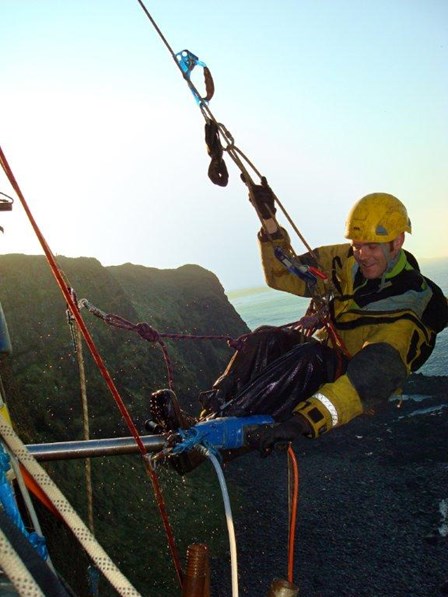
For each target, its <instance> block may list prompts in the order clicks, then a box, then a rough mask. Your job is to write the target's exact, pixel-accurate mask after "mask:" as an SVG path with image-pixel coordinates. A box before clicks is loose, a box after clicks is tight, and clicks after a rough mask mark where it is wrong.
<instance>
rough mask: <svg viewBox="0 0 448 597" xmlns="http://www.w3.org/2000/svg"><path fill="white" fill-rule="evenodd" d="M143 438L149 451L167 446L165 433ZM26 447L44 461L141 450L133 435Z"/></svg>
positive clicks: (155, 450)
mask: <svg viewBox="0 0 448 597" xmlns="http://www.w3.org/2000/svg"><path fill="white" fill-rule="evenodd" d="M141 440H142V443H143V445H144V446H145V448H146V450H147V452H160V450H163V448H165V447H166V437H165V436H164V435H146V436H141ZM26 447H27V449H28V451H29V452H30V454H32V455H33V456H34V458H35V459H36V460H42V461H47V460H70V459H74V458H92V457H96V456H121V455H122V454H137V453H138V452H139V447H138V445H137V443H136V441H135V439H134V438H133V437H116V438H115V437H113V438H106V439H91V440H79V441H73V442H53V443H51V444H28V445H27V446H26Z"/></svg>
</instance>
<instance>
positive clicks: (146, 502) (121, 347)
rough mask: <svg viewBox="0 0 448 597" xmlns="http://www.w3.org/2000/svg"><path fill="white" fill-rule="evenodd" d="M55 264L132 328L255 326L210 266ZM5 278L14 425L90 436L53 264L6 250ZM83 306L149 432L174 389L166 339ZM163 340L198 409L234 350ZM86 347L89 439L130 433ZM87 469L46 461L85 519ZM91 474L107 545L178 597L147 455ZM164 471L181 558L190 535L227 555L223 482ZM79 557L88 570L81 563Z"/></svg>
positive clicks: (69, 562)
mask: <svg viewBox="0 0 448 597" xmlns="http://www.w3.org/2000/svg"><path fill="white" fill-rule="evenodd" d="M57 261H58V264H59V267H60V268H61V270H62V271H63V272H64V275H65V276H66V277H67V281H68V284H69V285H70V286H71V287H72V288H74V289H75V291H76V294H77V298H78V299H81V298H87V299H88V300H89V301H90V302H91V303H92V304H94V305H95V306H96V307H98V308H99V309H101V310H102V311H104V312H106V313H110V314H116V315H120V316H121V317H124V318H125V319H127V320H128V321H130V322H132V323H137V322H147V323H149V324H150V325H151V326H153V327H154V328H155V329H156V330H157V331H159V332H160V333H164V332H166V333H177V334H192V335H212V336H230V337H235V338H236V337H238V336H239V335H241V334H242V333H245V332H247V331H248V329H247V327H246V325H245V323H244V322H243V321H242V319H241V318H240V316H239V315H238V314H237V312H236V311H235V309H234V308H233V307H232V305H231V304H230V303H229V301H228V300H227V297H226V296H225V294H224V290H223V288H222V286H221V284H220V282H219V280H218V279H217V277H216V276H215V275H214V274H213V273H211V272H209V271H207V270H204V269H203V268H201V267H198V266H195V265H185V266H183V267H180V268H178V269H175V270H157V269H155V268H148V267H143V266H137V265H132V264H125V265H121V266H114V267H103V266H102V265H101V264H100V263H99V262H98V261H97V260H96V259H91V258H78V259H70V258H65V257H58V258H57ZM0 275H1V278H0V280H1V287H0V301H1V303H2V306H3V311H4V313H5V317H6V320H7V323H8V328H9V333H10V336H11V341H12V346H13V353H12V356H11V357H7V358H6V359H4V360H3V363H2V378H3V381H4V385H5V388H6V395H7V401H8V405H9V409H10V412H11V415H12V419H13V422H14V426H15V428H16V430H17V431H18V433H19V435H20V436H21V437H22V439H23V441H24V442H25V443H40V442H51V441H65V440H75V439H81V438H82V411H81V401H80V383H79V373H78V365H77V360H76V355H75V353H74V345H73V342H72V336H71V332H70V328H69V325H68V324H67V319H66V305H65V301H64V299H63V296H62V294H61V292H60V289H59V288H58V287H57V284H56V282H55V281H54V278H53V276H52V274H51V271H50V269H49V267H48V264H47V262H46V259H45V258H44V257H43V256H25V255H4V256H0ZM81 313H82V315H83V318H84V321H85V322H86V325H87V327H88V328H89V331H90V332H91V334H92V336H93V338H94V341H95V343H96V345H97V347H98V350H99V352H100V353H101V355H102V357H103V358H104V360H105V362H106V365H107V367H108V369H109V372H110V373H111V375H112V377H113V379H114V382H115V383H116V385H117V388H118V390H119V392H120V395H121V396H122V398H123V400H124V402H125V404H126V406H127V408H128V409H129V411H130V412H131V414H132V417H133V420H134V421H135V423H136V426H137V428H138V430H139V431H140V432H141V433H146V431H145V429H144V421H145V420H146V418H147V416H148V411H147V401H148V397H149V394H150V393H151V392H152V391H154V390H157V389H159V388H163V387H167V373H166V368H165V364H164V360H163V354H162V352H161V350H160V348H159V346H158V345H156V344H153V343H150V342H147V341H145V340H144V339H142V338H141V337H140V336H139V335H138V334H136V333H134V332H132V331H126V330H122V329H118V328H115V327H110V326H108V325H107V324H106V323H104V321H102V320H100V319H98V318H96V317H95V316H93V315H92V314H91V313H89V312H88V311H87V310H85V309H83V310H82V311H81ZM166 345H167V349H168V354H169V357H170V360H171V363H172V367H173V375H174V385H175V389H176V392H177V395H178V396H179V399H180V401H181V403H182V405H183V406H184V407H185V408H186V409H187V410H190V411H191V412H192V413H197V412H198V409H199V405H198V403H197V394H198V392H199V391H201V390H206V389H208V388H209V387H210V385H211V384H212V383H213V381H214V379H215V378H216V377H217V376H218V375H219V374H220V373H221V371H222V370H223V368H224V366H225V364H226V362H227V360H228V359H229V357H230V355H231V354H232V350H231V349H230V348H229V347H228V346H227V344H226V341H224V340H212V341H210V340H200V341H196V340H179V341H174V340H173V341H171V340H166ZM83 353H84V361H85V367H86V372H87V394H88V400H89V415H90V437H92V438H96V437H98V438H100V437H112V436H116V435H118V436H129V435H130V433H129V431H128V430H127V427H126V426H125V425H124V424H123V422H122V419H121V415H120V413H119V410H118V408H116V406H115V402H114V400H113V398H112V396H111V395H110V393H109V390H108V389H107V387H106V385H105V383H104V381H103V379H102V377H101V376H100V374H99V372H98V370H97V367H96V365H95V364H94V362H93V360H92V357H91V355H90V353H89V351H88V350H87V348H84V351H83ZM83 467H84V463H83V462H82V461H68V462H59V463H51V464H47V465H46V468H47V469H48V470H49V472H50V474H51V475H52V477H53V478H54V479H55V480H56V481H57V483H58V484H59V485H60V487H61V489H62V491H63V492H64V493H65V494H66V496H67V497H68V499H69V501H71V502H72V504H73V505H74V506H75V508H76V509H77V510H78V511H80V513H81V514H82V515H85V512H86V490H85V483H84V471H83ZM92 469H93V473H92V474H93V484H94V511H95V531H96V534H97V536H98V538H99V540H100V542H101V543H102V544H103V545H104V547H105V548H106V550H107V551H108V552H109V553H110V554H111V556H112V557H113V559H114V560H115V561H116V562H117V564H118V565H119V566H120V567H121V568H122V569H123V571H124V573H125V574H127V575H128V576H129V577H130V579H131V581H132V582H134V583H135V584H136V585H137V586H138V588H139V589H140V590H141V591H142V593H143V594H164V595H169V594H177V593H178V591H177V587H176V581H175V575H174V568H173V566H172V564H171V561H170V558H169V554H168V551H167V547H166V538H165V534H164V531H163V527H162V525H161V522H160V518H159V515H158V511H157V509H156V506H155V504H154V500H153V496H152V489H151V487H150V484H149V482H148V479H147V477H146V475H145V472H144V468H143V465H142V463H141V462H140V460H139V457H138V456H128V457H124V456H120V457H114V458H109V459H106V458H97V459H94V460H92ZM160 475H161V478H162V487H163V489H164V491H165V492H166V496H165V497H166V501H167V505H168V510H169V513H170V519H171V523H172V525H173V527H174V529H175V535H176V538H177V540H178V542H179V551H180V553H181V554H185V551H186V547H187V545H188V544H189V543H190V542H192V541H193V540H195V539H196V540H198V541H208V539H209V537H213V536H215V537H216V538H217V543H218V546H217V549H218V551H219V550H220V549H221V548H223V549H225V542H224V543H223V542H222V540H221V539H220V537H221V535H222V536H224V537H225V534H223V533H221V530H222V527H223V524H224V521H223V517H222V512H221V502H220V500H219V496H217V494H216V488H215V487H214V477H213V476H212V475H210V474H209V472H208V471H202V470H201V471H198V473H197V474H196V475H194V476H193V477H192V478H191V479H189V480H188V481H185V482H184V481H182V480H181V478H180V477H178V476H177V475H176V474H175V473H172V472H171V471H169V472H168V471H161V472H160ZM131 488H132V489H131ZM201 495H202V497H200V496H201ZM198 499H200V500H201V505H202V507H206V508H207V509H208V512H209V515H208V516H207V517H206V518H205V519H203V520H202V519H201V520H198V514H200V513H199V511H198ZM55 526H56V527H57V528H55ZM44 527H45V528H44V530H46V531H47V533H46V534H47V535H48V537H47V539H48V540H49V542H50V544H51V543H52V542H53V543H55V546H54V547H55V548H56V552H57V553H59V556H58V555H56V560H57V561H56V563H57V564H58V567H59V568H60V569H61V568H62V572H63V573H64V574H65V575H67V577H68V580H69V581H70V582H71V583H74V585H75V588H76V590H77V592H78V593H79V594H86V588H85V584H83V583H85V582H86V579H85V578H84V577H85V574H82V573H80V570H83V569H85V567H86V565H85V563H84V564H81V562H82V557H80V556H79V554H78V552H77V549H76V546H75V545H73V541H72V540H71V539H70V538H69V537H66V531H65V530H64V529H62V528H61V525H60V524H56V523H55V521H53V520H51V518H50V519H48V520H46V522H45V523H44ZM220 544H222V545H221V546H220ZM61 546H63V549H61ZM142 546H143V547H142ZM73 562H78V563H79V566H76V567H75V568H74V566H73ZM73 570H75V571H77V572H76V574H75V577H76V578H74V579H73ZM148 587H151V589H150V591H149V592H148ZM104 590H107V589H104ZM102 594H107V593H102Z"/></svg>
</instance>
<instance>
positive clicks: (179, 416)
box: [145, 389, 197, 434]
mask: <svg viewBox="0 0 448 597" xmlns="http://www.w3.org/2000/svg"><path fill="white" fill-rule="evenodd" d="M149 413H150V418H149V419H148V420H147V421H146V422H145V428H146V430H147V431H149V432H150V433H154V434H160V433H168V432H169V431H177V429H189V428H190V427H191V426H192V425H194V424H195V423H196V422H197V421H196V419H195V418H194V417H192V416H191V415H189V414H187V413H186V412H185V411H183V410H182V409H181V408H180V405H179V402H178V400H177V396H176V394H175V393H174V392H173V391H172V390H169V389H164V390H157V392H153V393H152V394H151V396H150V398H149Z"/></svg>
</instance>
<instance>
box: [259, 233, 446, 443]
mask: <svg viewBox="0 0 448 597" xmlns="http://www.w3.org/2000/svg"><path fill="white" fill-rule="evenodd" d="M259 239H260V246H261V255H262V264H263V269H264V272H265V277H266V282H267V284H268V285H269V286H271V287H272V288H276V289H277V290H284V291H286V292H291V293H293V294H297V295H299V296H309V292H308V288H307V286H306V284H305V283H304V282H303V281H302V280H301V279H300V278H298V277H297V276H295V275H294V274H292V273H290V272H289V271H288V270H287V269H286V268H285V267H284V266H283V265H282V263H281V262H280V261H279V260H278V259H277V258H276V256H275V254H274V247H275V246H276V245H279V246H281V247H282V248H283V249H284V250H285V251H289V250H290V245H289V241H288V239H285V240H283V239H282V240H274V241H267V240H264V239H263V235H262V234H260V236H259ZM314 254H315V256H316V259H317V263H316V261H314V259H313V258H312V257H311V256H310V254H305V255H302V256H300V257H299V259H300V261H301V263H303V264H306V265H315V266H318V267H319V268H320V269H321V270H323V271H324V272H325V273H326V274H327V276H328V277H329V279H330V280H331V282H332V285H333V288H334V298H333V299H332V301H331V310H332V313H331V316H332V321H333V324H334V326H335V328H336V330H337V332H338V334H339V336H340V338H341V339H342V341H343V342H344V344H345V346H346V348H347V349H348V352H349V353H350V355H351V359H350V361H349V364H348V367H347V370H346V372H345V373H344V374H343V375H341V376H340V377H339V378H338V379H336V380H335V381H334V382H332V383H326V384H324V385H322V386H321V387H320V389H319V391H318V392H316V393H315V394H314V395H313V396H312V397H311V398H310V399H309V400H307V401H306V402H302V403H300V404H299V405H298V406H297V407H296V409H295V410H297V411H298V412H300V413H301V414H303V415H304V416H305V417H306V418H307V419H308V422H309V423H310V424H311V426H312V429H313V435H314V436H318V435H320V434H322V433H324V432H326V431H328V430H329V429H331V428H332V427H335V426H337V425H343V424H345V423H347V422H348V421H350V420H351V419H353V418H354V417H356V416H357V415H359V414H361V413H362V412H364V411H366V410H368V409H370V408H371V407H372V406H375V405H376V404H378V403H379V402H384V401H386V400H387V399H388V398H389V396H390V395H391V394H393V393H394V392H395V391H397V390H399V389H400V387H401V386H402V384H403V383H404V381H405V379H406V377H407V376H408V375H409V373H410V372H412V371H416V370H417V369H418V368H420V367H421V366H422V365H423V363H424V362H425V361H426V360H427V358H428V357H429V355H430V354H431V352H432V350H433V348H434V345H435V340H436V335H437V333H438V332H440V331H441V330H442V329H443V328H444V327H445V326H446V325H447V321H448V307H447V300H446V298H445V297H444V296H443V293H442V291H441V290H440V288H439V287H438V286H437V285H436V284H434V283H433V282H431V281H430V280H428V279H427V278H425V277H424V276H422V275H421V273H420V272H419V270H418V264H417V262H416V260H415V258H414V257H413V256H412V255H411V254H410V253H407V252H406V251H404V250H401V252H400V254H399V256H398V259H397V260H396V262H395V264H394V266H393V268H392V270H391V271H388V272H387V273H386V274H385V275H384V276H383V278H382V279H376V280H366V279H365V278H364V277H363V276H362V274H361V272H360V270H359V267H358V264H357V263H356V261H355V259H354V257H353V252H352V249H351V246H350V245H349V244H348V243H347V244H341V245H330V246H326V247H320V248H318V249H316V250H315V251H314ZM320 284H322V283H320ZM320 339H322V340H324V341H326V342H328V343H329V345H330V346H331V339H330V338H328V337H326V335H325V333H324V334H323V336H322V337H321V338H320Z"/></svg>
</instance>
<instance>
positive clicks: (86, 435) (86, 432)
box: [75, 327, 95, 533]
mask: <svg viewBox="0 0 448 597" xmlns="http://www.w3.org/2000/svg"><path fill="white" fill-rule="evenodd" d="M75 336H76V354H77V359H78V368H79V382H80V390H81V405H82V426H83V439H84V440H85V441H88V440H89V439H90V427H89V403H88V400H87V384H86V372H85V367H84V359H83V350H82V339H81V334H80V332H79V329H78V327H76V328H75ZM84 464H85V471H84V472H85V480H86V494H87V521H88V524H89V529H90V530H91V531H92V533H94V532H95V530H94V528H95V527H94V519H93V487H92V461H91V459H90V458H86V459H85V461H84Z"/></svg>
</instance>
